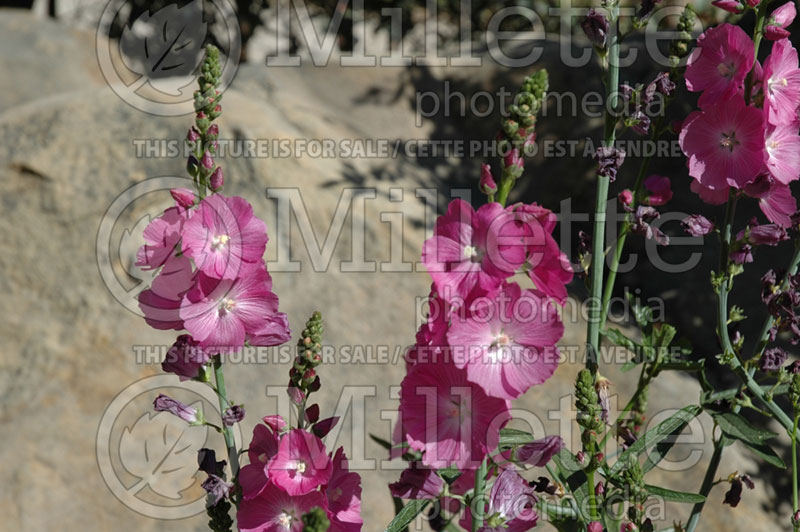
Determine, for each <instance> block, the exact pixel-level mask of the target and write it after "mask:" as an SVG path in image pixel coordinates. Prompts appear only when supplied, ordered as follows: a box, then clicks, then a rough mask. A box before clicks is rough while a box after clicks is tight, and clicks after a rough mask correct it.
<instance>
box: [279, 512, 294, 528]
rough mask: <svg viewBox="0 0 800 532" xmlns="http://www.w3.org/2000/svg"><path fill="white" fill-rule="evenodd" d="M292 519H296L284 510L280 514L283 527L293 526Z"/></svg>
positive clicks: (280, 522)
mask: <svg viewBox="0 0 800 532" xmlns="http://www.w3.org/2000/svg"><path fill="white" fill-rule="evenodd" d="M292 519H294V518H293V517H292V516H291V515H289V514H287V513H286V512H283V513H282V514H281V515H279V516H278V524H280V525H281V526H282V527H283V528H285V529H287V530H288V529H289V528H291V526H292Z"/></svg>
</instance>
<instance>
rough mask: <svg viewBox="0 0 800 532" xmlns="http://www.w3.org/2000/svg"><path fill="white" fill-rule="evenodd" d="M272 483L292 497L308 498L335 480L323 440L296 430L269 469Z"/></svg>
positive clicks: (283, 441) (281, 445) (284, 441)
mask: <svg viewBox="0 0 800 532" xmlns="http://www.w3.org/2000/svg"><path fill="white" fill-rule="evenodd" d="M267 473H268V476H269V479H270V481H272V483H274V484H275V485H277V486H280V487H281V488H282V489H283V490H285V491H286V493H288V494H289V495H305V494H306V493H309V492H311V491H313V490H315V489H316V488H318V487H319V486H321V485H323V484H327V483H328V480H329V479H330V478H331V460H330V457H329V456H328V455H327V453H326V451H325V446H324V445H323V444H322V441H320V439H319V438H317V437H316V436H314V435H313V434H309V433H308V432H306V431H304V430H300V429H292V430H290V431H289V432H287V433H286V434H284V435H283V437H282V438H281V441H280V443H279V444H278V454H277V455H275V457H273V458H272V459H271V460H270V461H269V464H268V466H267Z"/></svg>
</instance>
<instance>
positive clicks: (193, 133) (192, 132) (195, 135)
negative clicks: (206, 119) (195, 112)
mask: <svg viewBox="0 0 800 532" xmlns="http://www.w3.org/2000/svg"><path fill="white" fill-rule="evenodd" d="M199 139H200V132H199V131H197V128H196V127H194V126H192V127H191V128H190V129H189V133H187V134H186V140H187V141H189V142H197V141H198V140H199Z"/></svg>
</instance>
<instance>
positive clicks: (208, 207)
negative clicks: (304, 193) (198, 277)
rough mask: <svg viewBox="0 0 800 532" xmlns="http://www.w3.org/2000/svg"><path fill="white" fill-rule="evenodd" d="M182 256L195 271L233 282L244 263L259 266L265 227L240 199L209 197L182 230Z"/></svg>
mask: <svg viewBox="0 0 800 532" xmlns="http://www.w3.org/2000/svg"><path fill="white" fill-rule="evenodd" d="M182 245H183V252H184V254H185V255H186V256H188V257H190V258H192V259H194V262H195V264H196V265H197V269H198V270H200V271H201V272H203V273H204V274H206V275H208V276H211V277H216V278H217V279H236V278H237V277H238V276H239V275H240V273H241V270H242V269H243V268H244V267H245V263H256V262H261V261H262V260H263V256H264V250H265V248H266V245H267V226H266V225H265V224H264V222H262V221H261V220H259V219H258V218H256V217H255V216H254V215H253V208H252V207H251V206H250V204H249V203H247V201H246V200H245V199H244V198H240V197H232V198H227V197H225V196H223V195H222V194H213V195H211V196H209V197H207V198H206V199H204V200H203V201H202V202H200V205H199V206H198V207H197V210H196V212H195V213H194V215H193V216H192V217H191V219H190V220H189V221H188V222H187V223H186V226H185V227H184V229H183V244H182Z"/></svg>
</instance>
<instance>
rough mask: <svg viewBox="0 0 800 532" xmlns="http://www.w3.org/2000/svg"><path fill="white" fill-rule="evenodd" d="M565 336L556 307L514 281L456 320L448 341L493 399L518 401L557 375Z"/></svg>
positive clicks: (471, 376)
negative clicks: (560, 344) (560, 343)
mask: <svg viewBox="0 0 800 532" xmlns="http://www.w3.org/2000/svg"><path fill="white" fill-rule="evenodd" d="M563 334H564V325H563V324H562V323H561V319H560V318H559V316H558V311H557V310H556V307H555V305H553V304H551V302H550V301H549V300H548V299H547V298H546V297H543V295H542V294H541V293H540V292H536V291H534V290H521V289H520V287H519V285H517V284H516V283H513V284H507V285H505V286H504V287H503V288H502V289H501V290H499V291H498V292H497V293H496V294H495V296H494V297H493V298H492V299H491V300H489V301H488V302H481V304H480V305H473V309H472V313H470V315H468V316H465V317H460V316H459V317H457V318H454V319H453V323H452V324H451V325H450V330H449V331H448V333H447V339H448V341H449V343H450V346H451V348H452V349H453V352H454V353H455V356H454V360H455V363H456V365H457V366H458V367H460V368H466V370H467V376H468V378H469V380H470V381H472V382H474V383H476V384H478V385H480V386H481V387H482V388H483V389H484V391H485V392H486V393H487V394H488V395H490V396H492V397H499V398H502V399H515V398H517V397H519V396H520V395H522V394H523V393H525V392H526V391H527V390H528V388H530V387H531V386H533V385H535V384H541V383H543V382H544V381H546V380H547V379H549V378H550V377H551V376H552V375H553V373H554V372H555V370H556V367H558V359H559V353H558V348H557V347H556V345H555V344H556V342H558V341H559V340H560V339H561V337H562V336H563Z"/></svg>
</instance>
